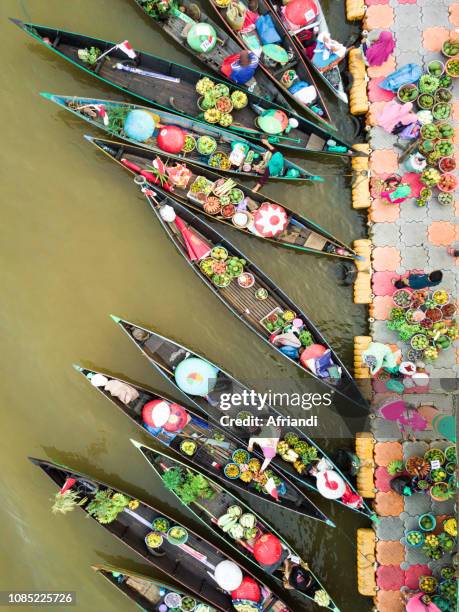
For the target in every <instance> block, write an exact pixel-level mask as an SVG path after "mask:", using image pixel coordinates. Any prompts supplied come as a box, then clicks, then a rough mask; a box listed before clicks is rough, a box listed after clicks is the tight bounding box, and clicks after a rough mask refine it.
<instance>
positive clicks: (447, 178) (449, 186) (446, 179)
mask: <svg viewBox="0 0 459 612" xmlns="http://www.w3.org/2000/svg"><path fill="white" fill-rule="evenodd" d="M437 187H438V189H439V190H440V191H443V192H444V193H451V192H452V191H455V189H456V187H457V178H456V177H455V176H454V174H451V173H450V172H445V174H442V175H441V177H440V180H439V181H438V185H437Z"/></svg>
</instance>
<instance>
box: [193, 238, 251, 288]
mask: <svg viewBox="0 0 459 612" xmlns="http://www.w3.org/2000/svg"><path fill="white" fill-rule="evenodd" d="M246 263H247V262H246V261H245V259H241V258H240V257H236V256H234V255H232V256H230V254H229V253H228V251H227V249H225V247H222V246H216V247H214V248H213V249H212V251H211V252H210V257H206V258H205V259H202V260H201V261H200V262H199V267H200V269H201V272H202V273H203V274H204V275H205V276H207V277H209V278H210V279H211V281H212V282H213V284H214V285H215V286H216V287H219V288H221V289H222V288H224V287H228V285H230V284H231V283H232V282H233V280H234V279H236V278H238V277H239V276H241V274H243V273H244V266H245V265H246Z"/></svg>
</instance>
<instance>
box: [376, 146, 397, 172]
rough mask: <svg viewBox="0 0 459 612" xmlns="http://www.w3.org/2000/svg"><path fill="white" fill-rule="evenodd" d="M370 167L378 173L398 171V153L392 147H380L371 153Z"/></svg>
mask: <svg viewBox="0 0 459 612" xmlns="http://www.w3.org/2000/svg"><path fill="white" fill-rule="evenodd" d="M370 168H371V170H372V171H373V172H376V173H377V174H382V173H383V172H388V173H392V172H396V171H397V170H398V155H397V153H396V152H395V151H393V150H391V149H378V150H376V151H373V153H372V154H371V155H370Z"/></svg>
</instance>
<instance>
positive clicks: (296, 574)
mask: <svg viewBox="0 0 459 612" xmlns="http://www.w3.org/2000/svg"><path fill="white" fill-rule="evenodd" d="M283 573H284V575H283V586H284V589H290V590H291V589H295V590H296V591H301V592H302V593H308V594H310V595H313V593H312V585H313V577H312V574H311V572H310V571H309V568H308V566H307V564H306V563H295V562H294V561H293V560H292V559H286V560H285V561H284V566H283Z"/></svg>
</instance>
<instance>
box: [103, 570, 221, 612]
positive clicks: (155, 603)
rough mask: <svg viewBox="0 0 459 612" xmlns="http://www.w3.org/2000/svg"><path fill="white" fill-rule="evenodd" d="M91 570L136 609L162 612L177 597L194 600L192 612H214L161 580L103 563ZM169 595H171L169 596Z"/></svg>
mask: <svg viewBox="0 0 459 612" xmlns="http://www.w3.org/2000/svg"><path fill="white" fill-rule="evenodd" d="M92 569H93V570H94V571H95V572H97V574H98V575H99V576H103V577H104V578H105V580H107V581H108V582H109V583H110V584H112V585H113V586H114V587H115V588H116V589H118V591H120V592H121V593H123V595H125V596H126V597H127V598H128V599H130V600H131V601H132V602H133V603H134V604H135V605H136V606H137V607H139V608H140V609H141V610H145V611H146V612H163V610H164V606H165V605H167V604H166V603H165V602H166V601H170V599H171V598H172V599H175V600H176V601H178V599H177V595H178V596H179V598H180V600H182V599H184V598H191V599H194V600H195V601H196V607H195V608H194V612H215V608H212V607H211V606H209V605H208V604H206V603H204V602H203V601H200V600H199V599H196V598H195V597H192V596H191V594H190V593H186V592H184V591H183V590H182V589H177V588H176V587H174V586H172V585H170V584H167V583H166V582H163V581H162V580H157V579H155V578H150V577H149V576H144V575H143V574H138V573H137V572H133V571H131V570H126V569H123V568H121V567H114V566H113V565H105V564H103V563H97V564H95V565H93V566H92ZM169 593H172V594H173V595H169ZM168 596H169V598H170V599H169V600H168Z"/></svg>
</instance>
